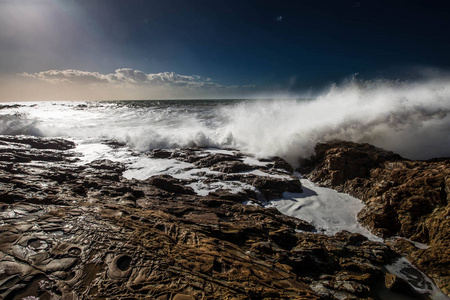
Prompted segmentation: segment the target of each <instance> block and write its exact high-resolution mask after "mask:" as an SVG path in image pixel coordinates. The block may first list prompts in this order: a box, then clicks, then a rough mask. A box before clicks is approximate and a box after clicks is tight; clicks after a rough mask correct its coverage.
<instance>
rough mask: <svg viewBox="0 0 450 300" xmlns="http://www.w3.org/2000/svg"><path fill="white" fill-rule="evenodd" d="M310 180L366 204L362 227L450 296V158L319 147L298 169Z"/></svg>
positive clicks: (352, 147)
mask: <svg viewBox="0 0 450 300" xmlns="http://www.w3.org/2000/svg"><path fill="white" fill-rule="evenodd" d="M299 171H300V172H302V173H303V174H304V175H305V176H306V177H307V178H309V179H310V180H312V181H314V182H316V183H317V184H319V185H322V186H326V187H331V188H334V189H336V190H338V191H341V192H345V193H348V194H350V195H353V196H355V197H357V198H360V199H361V200H363V201H364V202H365V203H366V204H367V206H366V207H365V208H363V209H362V210H361V212H360V213H359V215H358V217H359V220H360V222H361V223H362V224H364V225H365V226H367V227H368V228H369V229H371V230H372V232H374V233H375V234H377V235H380V236H382V237H385V238H389V237H395V236H401V237H405V238H408V239H411V240H413V241H416V242H420V243H425V244H427V245H428V246H429V247H428V248H426V249H422V248H423V247H419V248H418V247H416V246H415V245H414V244H413V243H410V242H408V241H406V240H404V239H397V238H392V239H390V240H389V241H388V242H389V243H390V244H391V246H392V247H393V249H396V250H397V251H398V252H399V253H402V254H404V255H407V257H408V259H409V260H410V261H411V262H413V263H414V264H415V265H416V266H417V267H419V268H420V269H421V270H423V271H424V272H425V273H427V274H428V275H429V276H430V277H431V278H432V279H433V280H434V281H435V282H436V283H437V284H438V285H439V286H440V287H441V288H442V290H443V291H444V292H445V293H447V294H449V293H450V271H449V270H450V250H449V249H450V230H449V228H450V206H449V202H450V201H449V200H450V159H445V158H444V159H434V160H430V161H411V160H407V159H404V158H402V157H401V156H399V155H398V154H394V153H392V152H389V151H385V150H383V149H380V148H376V147H374V146H372V145H369V144H356V143H351V142H332V143H328V144H318V145H317V146H316V154H315V156H313V157H312V158H311V159H309V160H306V161H303V162H302V166H301V167H300V168H299Z"/></svg>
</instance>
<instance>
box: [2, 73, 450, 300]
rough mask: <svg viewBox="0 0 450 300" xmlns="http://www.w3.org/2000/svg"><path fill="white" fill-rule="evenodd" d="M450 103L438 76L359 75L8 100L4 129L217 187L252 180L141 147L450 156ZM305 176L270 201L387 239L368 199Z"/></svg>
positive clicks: (326, 227) (319, 225)
mask: <svg viewBox="0 0 450 300" xmlns="http://www.w3.org/2000/svg"><path fill="white" fill-rule="evenodd" d="M449 112H450V90H449V89H448V87H446V86H440V85H439V84H438V83H436V82H428V83H422V84H415V85H411V86H409V85H407V84H401V85H396V84H393V83H386V82H371V83H367V82H366V83H361V82H359V83H358V82H351V83H349V84H348V85H346V86H344V87H332V88H331V89H330V90H329V91H328V92H327V93H324V94H323V95H321V96H318V97H316V98H314V99H303V98H298V99H252V100H236V99H235V100H180V101H175V100H173V101H167V100H165V101H155V100H152V101H101V102H45V101H44V102H37V103H28V102H26V103H5V104H3V105H0V134H13V135H17V134H26V135H34V136H42V137H64V138H68V139H71V140H73V141H75V142H76V144H77V147H76V149H75V150H76V151H77V152H80V153H81V154H82V156H81V157H80V161H79V162H78V163H80V164H84V163H88V162H90V161H93V160H95V159H111V160H114V161H120V162H123V163H125V165H126V166H127V169H126V171H125V172H124V176H125V177H127V178H136V179H146V178H148V177H151V176H153V175H160V174H169V175H172V176H174V177H177V178H181V179H183V178H185V179H186V178H188V179H192V178H194V179H195V178H196V176H197V177H198V179H199V180H198V181H197V182H194V183H191V187H192V188H193V189H194V190H195V191H196V192H197V194H199V195H207V194H208V193H209V192H210V191H214V190H216V189H219V188H226V189H229V190H230V191H232V192H238V191H240V190H242V189H245V188H249V187H248V186H245V185H244V184H242V183H239V182H229V183H224V185H223V186H222V185H217V184H216V186H214V185H211V186H207V185H203V184H202V181H201V178H200V177H199V175H195V174H197V173H198V172H193V171H192V166H191V165H190V164H188V163H183V162H179V161H176V160H174V159H159V160H158V159H152V158H149V157H147V156H145V155H141V154H143V153H145V152H147V151H150V150H152V149H157V148H163V149H173V148H184V147H205V148H208V149H209V150H207V151H210V152H213V153H227V154H233V153H234V152H239V153H241V154H245V156H244V158H243V161H244V162H245V163H248V164H251V165H256V166H257V165H258V164H259V165H264V164H265V162H264V161H263V160H260V159H262V158H266V157H273V156H280V157H283V158H285V159H286V160H287V161H288V162H289V163H291V164H292V165H294V166H296V164H297V163H298V161H299V159H300V158H306V157H309V156H310V155H311V154H313V153H314V146H315V145H316V144H317V143H318V142H326V141H330V140H335V139H342V140H349V141H355V142H369V143H372V144H374V145H376V146H379V147H384V148H386V149H387V150H393V151H395V152H398V153H399V154H401V155H403V156H405V157H408V158H419V159H426V158H431V157H436V156H450V155H449V154H450V151H449V149H450V130H449V129H450V115H449ZM106 141H108V142H111V141H114V142H116V143H119V144H121V145H123V147H111V146H110V145H109V144H108V143H105V142H106ZM196 171H198V170H196ZM203 171H204V172H213V171H210V170H209V169H205V170H203ZM297 175H298V176H299V180H301V182H302V185H303V187H304V192H303V193H300V194H290V193H285V194H284V195H283V198H281V199H276V200H273V201H270V202H268V203H266V204H265V205H266V206H274V207H276V208H277V209H279V210H280V211H281V212H282V213H285V214H287V215H291V216H294V217H297V218H300V219H303V220H305V221H308V222H310V223H311V224H313V225H314V226H315V227H316V229H317V231H318V232H323V233H325V234H329V235H333V234H335V233H336V232H338V231H340V230H348V231H350V232H358V233H361V234H363V235H365V236H367V237H368V238H369V239H372V240H381V239H379V238H378V237H376V236H374V235H372V234H371V233H370V232H369V231H368V230H367V229H365V228H364V227H362V226H361V225H360V224H359V223H358V221H357V214H358V212H359V211H360V210H361V209H362V208H363V206H364V204H363V203H362V202H361V201H360V200H359V199H356V198H353V197H351V196H349V195H346V194H341V193H337V192H335V191H333V190H330V189H325V188H321V187H317V186H315V185H314V184H313V183H312V182H310V181H308V180H306V179H303V178H301V175H300V174H297ZM431 290H433V291H435V287H434V286H433V287H432V288H430V293H431ZM438 298H439V297H438ZM438 298H436V299H438Z"/></svg>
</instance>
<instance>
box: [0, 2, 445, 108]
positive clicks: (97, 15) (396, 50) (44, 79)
mask: <svg viewBox="0 0 450 300" xmlns="http://www.w3.org/2000/svg"><path fill="white" fill-rule="evenodd" d="M449 28H450V2H448V1H445V0H441V1H426V0H424V1H416V0H408V1H402V0H398V1H395V0H394V1H392V0H391V1H383V0H360V1H354V0H352V1H347V0H296V1H295V0H291V1H288V0H275V1H266V0H253V1H250V0H164V1H162V0H129V1H125V0H122V1H119V0H0V101H3V102H4V101H37V100H110V99H124V100H126V99H194V98H258V97H310V96H314V95H315V94H317V93H319V92H320V91H321V90H323V89H326V88H327V87H329V86H330V85H332V84H333V83H339V82H342V81H345V80H348V79H349V78H353V77H355V76H358V78H362V79H367V80H369V79H374V78H385V79H390V80H417V79H420V78H422V77H424V76H428V75H429V74H430V73H433V74H435V73H448V71H449V69H450V55H449V53H450V30H449Z"/></svg>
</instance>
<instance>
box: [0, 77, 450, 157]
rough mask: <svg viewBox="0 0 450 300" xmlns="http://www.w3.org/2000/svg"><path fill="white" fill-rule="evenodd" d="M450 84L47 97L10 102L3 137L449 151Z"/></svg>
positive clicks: (2, 120) (297, 152)
mask: <svg viewBox="0 0 450 300" xmlns="http://www.w3.org/2000/svg"><path fill="white" fill-rule="evenodd" d="M449 83H450V80H449V79H448V78H440V79H434V80H428V81H423V82H414V83H408V82H397V81H386V80H375V81H361V80H356V79H353V80H350V81H348V82H346V83H345V84H342V85H339V86H337V85H333V86H332V87H331V88H330V89H329V90H327V91H326V92H324V93H323V94H322V95H320V96H318V97H316V98H314V99H289V100H241V101H217V100H210V101H161V102H157V101H132V102H127V101H121V102H88V103H74V102H56V103H55V102H52V103H50V102H41V103H37V104H35V105H30V104H23V105H20V106H11V107H3V108H2V109H1V110H0V133H2V134H32V135H39V136H63V137H70V138H77V139H88V138H89V139H91V140H92V139H116V140H118V141H121V142H125V143H127V144H128V145H129V146H130V147H132V148H135V149H136V150H140V151H146V150H149V149H152V148H174V147H189V146H202V147H232V148H237V149H240V150H242V151H244V152H247V153H251V154H254V155H256V156H258V157H267V156H281V157H284V158H286V159H287V160H288V161H289V162H291V163H293V164H295V163H296V162H297V160H298V158H300V157H307V156H309V155H311V154H312V153H313V149H314V146H315V145H316V144H317V143H318V142H326V141H330V140H334V139H340V140H349V141H354V142H367V143H371V144H374V145H376V146H378V147H382V148H385V149H387V150H392V151H394V152H397V153H399V154H401V155H403V156H405V157H408V158H414V159H427V158H431V157H440V156H450V130H449V129H450V115H449V112H450V84H449Z"/></svg>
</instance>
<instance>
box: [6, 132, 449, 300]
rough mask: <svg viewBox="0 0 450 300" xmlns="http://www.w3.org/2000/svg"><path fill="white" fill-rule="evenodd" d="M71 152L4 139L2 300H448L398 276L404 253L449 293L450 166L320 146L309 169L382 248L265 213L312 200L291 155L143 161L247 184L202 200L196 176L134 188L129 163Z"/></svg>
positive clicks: (63, 146) (213, 181) (353, 147)
mask: <svg viewBox="0 0 450 300" xmlns="http://www.w3.org/2000/svg"><path fill="white" fill-rule="evenodd" d="M110 146H111V147H122V146H123V145H120V144H111V143H110ZM74 147H75V144H74V143H73V142H70V141H67V140H62V139H46V138H36V137H30V136H0V298H1V299H23V298H26V297H29V298H28V299H36V298H39V299H167V300H169V299H177V300H180V299H398V298H400V297H403V298H401V299H444V298H442V297H445V296H444V295H443V294H440V295H441V296H437V297H440V298H436V297H435V296H433V294H432V293H434V292H436V293H435V295H437V294H439V293H438V292H439V291H435V290H433V287H432V283H431V282H430V281H429V280H428V279H427V278H425V277H423V276H422V275H421V274H420V272H418V271H417V270H416V269H414V268H412V267H411V266H409V267H408V266H407V267H405V269H404V270H406V271H409V272H410V273H413V275H414V276H415V278H416V281H417V282H416V283H415V287H413V286H412V285H411V284H410V283H409V282H407V280H406V279H404V278H402V276H399V274H398V272H395V270H394V271H393V269H395V266H398V265H399V262H402V260H401V255H406V256H407V258H408V259H409V260H410V261H411V262H413V263H414V264H415V265H416V266H417V267H419V268H420V269H421V270H422V271H423V272H425V273H426V274H428V275H429V276H430V277H431V278H433V280H434V281H435V282H436V283H437V284H438V285H439V286H440V287H441V289H442V290H443V291H444V292H445V293H447V294H448V293H449V285H448V284H449V274H448V270H449V269H450V268H449V265H448V259H449V255H448V254H449V253H448V246H449V236H448V228H449V227H448V222H449V218H448V211H449V208H448V200H449V198H448V197H449V196H448V195H449V183H450V182H449V176H448V175H449V168H448V166H449V161H445V160H443V161H430V162H412V161H408V160H404V159H402V158H401V157H399V156H397V155H394V154H392V153H388V152H385V151H382V150H380V149H376V148H374V147H372V146H369V145H357V144H351V143H341V144H339V143H336V144H328V145H318V148H317V154H316V156H315V157H313V158H312V159H311V160H309V161H305V162H304V164H303V168H302V169H301V171H302V172H303V173H305V174H307V176H308V177H309V178H311V179H312V180H313V181H316V182H319V183H320V184H322V185H326V186H330V187H333V188H336V189H338V190H341V191H345V192H346V193H349V194H352V195H355V196H357V197H359V198H361V199H362V200H363V201H364V202H366V204H367V206H366V208H364V210H363V211H361V213H360V219H361V221H362V222H363V223H364V224H366V225H367V226H368V227H369V228H370V229H371V230H372V231H373V232H375V233H377V234H379V235H382V236H383V237H386V238H387V237H392V238H389V239H388V240H387V241H388V242H387V243H381V242H375V241H371V240H368V239H367V238H366V237H365V236H362V235H360V234H357V233H350V232H346V231H342V232H339V233H338V234H336V235H335V236H327V235H324V234H321V233H317V232H316V230H315V229H314V227H313V226H312V225H311V224H308V223H307V222H305V221H302V220H299V219H296V218H293V217H288V216H286V215H283V214H281V213H280V212H278V211H277V210H276V209H275V208H267V207H264V203H265V202H266V201H269V200H271V199H277V198H279V197H282V195H283V193H284V192H286V191H288V192H292V193H301V192H302V186H301V184H300V182H299V180H298V178H297V177H295V176H293V175H292V171H293V170H292V167H291V166H290V165H288V164H287V163H286V162H285V161H284V160H282V159H281V158H273V159H271V160H267V161H263V162H261V161H257V160H256V159H253V160H246V159H244V156H243V155H242V154H240V153H237V152H233V154H231V153H217V152H209V151H207V150H206V149H177V150H172V151H168V150H154V151H152V152H151V153H148V154H146V155H147V156H148V157H150V158H152V159H168V158H170V159H173V160H175V161H177V162H179V163H189V164H191V165H194V167H190V168H191V169H190V172H191V173H193V174H194V173H195V174H197V176H198V177H200V176H201V178H202V180H203V181H202V183H204V184H208V185H217V186H221V184H223V183H228V184H229V185H230V184H231V185H232V184H240V185H239V186H240V187H241V188H240V189H238V190H236V191H232V190H230V189H229V188H217V189H215V190H214V191H212V192H209V193H207V194H204V195H203V194H201V193H200V194H199V192H198V191H197V190H195V189H194V188H193V187H192V182H191V181H192V179H189V178H185V179H183V178H176V177H174V176H170V175H157V176H152V177H150V178H148V179H145V180H137V179H127V178H125V177H124V176H123V175H124V172H126V171H127V166H126V165H125V164H124V163H120V162H113V161H110V160H95V161H92V162H89V163H80V154H78V153H77V152H76V151H74ZM141 155H144V154H141ZM339 172H340V173H339ZM229 185H228V186H229ZM397 235H400V236H402V237H405V238H408V239H411V240H412V241H417V242H420V243H424V244H427V245H428V247H423V248H426V249H420V248H417V245H418V244H415V243H414V242H408V241H407V240H405V239H400V238H395V236H397ZM32 297H35V298H32Z"/></svg>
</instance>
